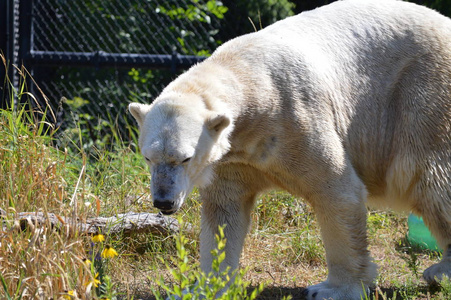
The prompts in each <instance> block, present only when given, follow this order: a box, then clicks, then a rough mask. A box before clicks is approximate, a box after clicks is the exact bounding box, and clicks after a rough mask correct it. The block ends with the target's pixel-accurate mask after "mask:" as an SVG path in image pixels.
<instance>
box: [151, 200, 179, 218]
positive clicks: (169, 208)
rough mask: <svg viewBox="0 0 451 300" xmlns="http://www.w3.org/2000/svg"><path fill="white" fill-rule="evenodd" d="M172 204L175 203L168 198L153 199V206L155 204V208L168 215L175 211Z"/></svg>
mask: <svg viewBox="0 0 451 300" xmlns="http://www.w3.org/2000/svg"><path fill="white" fill-rule="evenodd" d="M174 204H175V201H174V200H169V199H154V200H153V206H155V207H156V208H158V209H159V210H161V212H162V213H163V214H167V215H170V214H172V213H174V212H175V211H176V209H174Z"/></svg>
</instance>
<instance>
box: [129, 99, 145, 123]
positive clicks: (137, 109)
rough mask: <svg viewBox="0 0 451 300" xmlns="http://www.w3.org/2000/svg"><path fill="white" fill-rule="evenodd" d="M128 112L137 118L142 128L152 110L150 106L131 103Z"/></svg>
mask: <svg viewBox="0 0 451 300" xmlns="http://www.w3.org/2000/svg"><path fill="white" fill-rule="evenodd" d="M128 110H129V111H130V113H131V114H132V116H133V117H134V118H135V120H136V122H138V126H139V127H141V126H142V124H143V123H144V117H145V116H146V114H147V112H148V111H149V110H150V105H148V104H141V103H130V104H129V105H128Z"/></svg>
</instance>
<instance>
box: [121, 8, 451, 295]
mask: <svg viewBox="0 0 451 300" xmlns="http://www.w3.org/2000/svg"><path fill="white" fill-rule="evenodd" d="M129 110H130V112H131V114H132V115H133V116H134V118H135V119H136V121H137V123H138V125H139V129H140V137H139V146H140V149H141V152H142V155H143V156H144V158H145V159H146V161H147V163H148V165H149V167H150V172H151V194H152V195H153V202H154V205H155V207H157V208H159V209H160V210H161V211H162V212H163V213H165V214H172V213H175V212H176V211H177V210H178V209H179V208H180V206H181V205H182V203H183V201H184V199H185V197H186V196H187V195H188V194H189V193H190V191H191V190H192V188H193V186H198V187H199V190H200V194H201V198H202V221H201V234H200V252H201V253H200V255H201V262H200V263H201V268H202V270H203V271H205V272H206V273H208V272H209V271H211V261H212V257H211V254H210V250H211V249H212V248H213V247H214V246H215V240H214V235H215V233H216V231H217V228H218V225H224V224H226V227H225V235H226V238H227V241H228V242H227V246H226V248H225V252H226V258H225V262H224V264H223V267H224V268H225V267H226V266H229V267H231V269H232V270H233V269H235V268H237V267H238V263H239V258H240V253H241V250H242V248H243V243H244V239H245V236H246V233H247V231H248V229H249V224H250V213H251V210H252V208H253V206H254V203H255V199H256V197H257V196H258V195H259V194H260V193H262V192H264V191H267V190H268V189H284V190H287V191H289V192H290V193H292V194H293V195H296V196H299V197H302V198H303V199H305V200H306V201H307V202H308V203H310V204H311V206H312V207H313V209H314V211H315V213H316V215H317V218H318V222H319V224H320V227H321V234H322V238H323V241H324V246H325V249H326V257H327V259H326V260H327V265H328V277H327V280H326V281H324V282H322V283H319V284H317V285H314V286H311V287H309V288H307V289H306V297H307V298H308V299H323V298H326V299H329V298H333V299H360V296H361V294H362V293H363V291H364V290H365V288H364V287H368V286H370V285H371V284H372V283H373V281H374V279H375V277H376V274H377V267H376V265H375V264H374V263H373V262H372V259H371V256H370V253H369V251H368V249H367V245H368V243H367V234H366V216H367V214H366V213H367V205H373V206H379V207H391V208H393V209H397V210H402V211H413V212H414V213H416V214H418V215H421V216H423V218H424V220H425V222H426V224H427V225H428V227H429V228H430V230H431V231H432V233H433V234H434V235H435V237H436V238H437V240H438V242H439V243H440V245H441V246H442V247H443V248H444V249H445V252H444V255H443V259H442V260H441V261H440V262H439V263H438V264H435V265H433V266H431V267H430V268H428V269H427V270H426V271H425V272H424V278H425V279H426V280H427V281H428V282H434V281H435V280H437V279H440V278H441V277H442V275H443V274H445V275H448V276H450V275H451V185H450V183H451V182H450V176H451V21H450V19H448V18H446V17H444V16H442V15H440V14H439V13H437V12H434V11H432V10H430V9H427V8H425V7H422V6H418V5H415V4H411V3H406V2H402V1H391V0H369V1H361V0H347V1H338V2H334V3H332V4H330V5H327V6H324V7H321V8H318V9H315V10H313V11H309V12H305V13H301V14H300V15H297V16H293V17H289V18H287V19H285V20H283V21H279V22H277V23H275V24H273V25H271V26H269V27H267V28H265V29H263V30H260V31H258V32H255V33H251V34H247V35H244V36H241V37H238V38H236V39H233V40H231V41H229V42H227V43H225V44H224V45H222V46H221V47H219V48H218V49H217V51H216V52H215V53H213V55H212V56H211V57H209V58H208V59H206V60H205V61H204V62H202V63H200V64H198V65H196V66H193V67H192V68H191V69H190V70H188V71H187V72H185V73H184V74H182V75H180V76H179V77H178V78H177V79H175V80H174V81H173V82H172V83H170V84H169V85H168V86H167V87H166V88H165V89H164V90H163V91H162V93H161V95H160V96H159V97H158V98H157V99H155V101H154V102H153V103H152V104H151V105H146V104H138V103H132V104H130V105H129ZM362 286H363V288H362Z"/></svg>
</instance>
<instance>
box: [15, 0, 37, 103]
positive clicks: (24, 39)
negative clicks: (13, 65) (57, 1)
mask: <svg viewBox="0 0 451 300" xmlns="http://www.w3.org/2000/svg"><path fill="white" fill-rule="evenodd" d="M34 2H35V1H34V0H29V1H20V4H19V18H20V21H19V54H18V67H19V68H20V67H22V66H24V67H25V68H26V69H27V70H28V72H29V73H30V74H31V75H33V62H32V61H31V60H30V57H31V56H30V53H31V50H32V49H33V7H34ZM26 78H27V82H26V85H27V90H28V92H30V93H31V94H32V95H34V94H35V93H34V83H33V80H31V78H30V77H29V76H27V77H26Z"/></svg>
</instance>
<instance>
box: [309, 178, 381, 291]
mask: <svg viewBox="0 0 451 300" xmlns="http://www.w3.org/2000/svg"><path fill="white" fill-rule="evenodd" d="M351 178H352V179H353V180H349V181H348V182H347V184H345V185H343V183H342V182H341V183H340V184H337V185H336V186H335V187H334V184H330V182H329V185H328V186H327V188H326V187H325V188H324V190H323V192H322V193H320V194H317V195H315V196H314V197H313V198H312V199H310V200H311V203H312V205H313V207H314V209H315V213H316V215H317V218H318V221H319V223H320V227H321V234H322V238H323V242H324V246H325V249H326V259H327V265H328V271H329V274H328V278H327V280H326V281H325V282H322V283H320V284H317V285H314V286H311V287H308V288H307V289H306V290H305V292H304V293H305V296H307V299H309V300H311V299H335V300H340V299H343V300H345V299H346V300H353V299H356V300H357V299H362V298H361V297H362V296H363V295H364V294H365V293H368V287H369V286H370V285H372V284H373V281H374V279H375V277H376V275H377V267H376V265H375V264H374V263H373V262H372V259H371V257H370V254H369V251H368V249H367V246H368V242H367V235H366V217H367V215H366V212H367V210H366V206H365V198H366V190H365V187H364V185H363V183H361V182H360V180H359V179H357V178H356V177H354V176H351Z"/></svg>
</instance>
